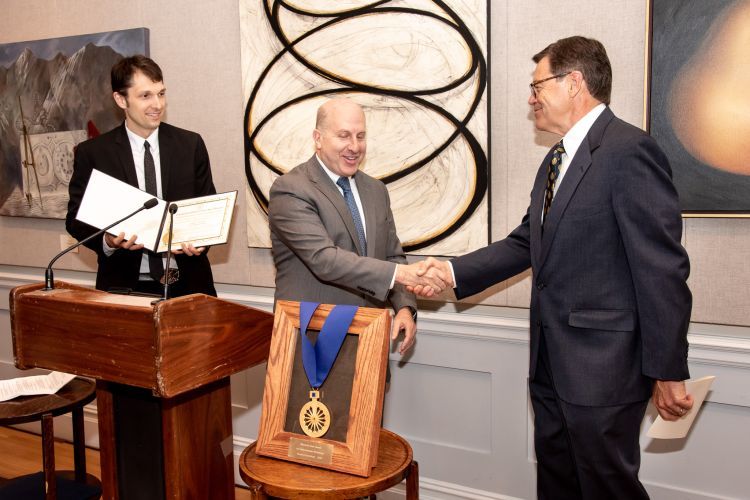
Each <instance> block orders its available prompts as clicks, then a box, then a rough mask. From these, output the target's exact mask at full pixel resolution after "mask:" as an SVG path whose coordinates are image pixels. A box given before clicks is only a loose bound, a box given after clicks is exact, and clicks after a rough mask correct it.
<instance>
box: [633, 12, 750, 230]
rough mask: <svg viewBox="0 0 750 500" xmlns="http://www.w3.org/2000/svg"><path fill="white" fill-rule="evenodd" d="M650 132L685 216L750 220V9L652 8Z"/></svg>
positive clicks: (648, 102) (648, 106)
mask: <svg viewBox="0 0 750 500" xmlns="http://www.w3.org/2000/svg"><path fill="white" fill-rule="evenodd" d="M649 14H650V25H651V28H650V30H651V32H650V47H649V48H650V51H649V52H650V65H649V68H650V71H649V76H650V78H649V82H648V87H647V88H648V89H649V99H648V101H647V113H646V116H647V119H648V129H649V132H650V133H651V135H652V136H653V137H654V138H655V139H656V141H657V142H658V143H659V145H660V146H661V147H662V148H663V149H664V151H665V152H666V153H667V156H668V157H669V161H670V163H671V165H672V171H673V179H674V184H675V186H676V187H677V191H678V192H679V195H680V204H681V207H682V210H683V215H684V216H686V217H688V216H699V217H701V216H702V217H717V216H718V217H732V216H736V217H748V216H750V161H748V159H747V158H748V152H749V151H750V97H748V96H750V94H749V93H748V91H747V86H748V83H749V82H750V64H748V61H750V1H748V0H740V1H728V0H714V1H711V2H706V1H704V0H651V3H650V8H649Z"/></svg>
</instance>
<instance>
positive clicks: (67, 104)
mask: <svg viewBox="0 0 750 500" xmlns="http://www.w3.org/2000/svg"><path fill="white" fill-rule="evenodd" d="M148 49H149V47H148V30H147V29H146V28H136V29H129V30H120V31H112V32H107V33H94V34H89V35H79V36H70V37H63V38H53V39H48V40H35V41H30V42H17V43H8V44H0V215H14V216H21V217H43V218H54V219H63V218H65V213H66V210H67V204H68V182H69V181H70V176H71V174H72V171H73V148H74V147H75V145H77V144H78V143H79V142H81V141H83V140H85V139H87V138H88V137H91V136H94V135H97V134H98V133H99V132H106V131H108V130H110V129H112V128H114V127H115V126H116V125H118V124H119V123H120V121H121V120H122V116H121V114H120V113H119V112H118V110H117V107H116V106H115V104H114V101H113V100H112V89H111V87H110V77H109V71H110V68H111V67H112V65H113V64H115V63H116V62H117V61H118V60H120V59H121V58H123V57H126V56H130V55H133V54H146V55H148ZM24 129H25V135H24Z"/></svg>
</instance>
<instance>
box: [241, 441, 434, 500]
mask: <svg viewBox="0 0 750 500" xmlns="http://www.w3.org/2000/svg"><path fill="white" fill-rule="evenodd" d="M240 476H242V479H244V481H245V482H246V483H247V484H248V486H250V493H251V495H252V496H251V498H256V499H263V498H268V496H273V497H279V498H303V497H307V498H330V499H333V498H336V499H345V498H359V497H367V496H370V495H372V496H373V498H374V494H375V493H378V492H381V491H385V490H387V489H388V488H390V487H391V486H395V485H397V484H398V483H400V482H401V481H403V480H404V479H406V498H407V500H412V499H414V500H416V499H418V498H419V466H418V465H417V462H415V461H414V460H412V451H411V446H409V443H407V442H406V440H405V439H403V438H402V437H401V436H399V435H397V434H394V433H393V432H391V431H387V430H385V429H380V445H379V447H378V464H377V465H376V466H375V468H373V469H372V474H370V477H359V476H353V475H349V474H343V473H341V472H334V471H330V470H326V469H319V468H317V467H310V466H307V465H301V464H296V463H292V462H285V461H283V460H278V459H275V458H268V457H259V456H258V455H256V454H255V443H253V444H251V445H250V446H248V447H247V448H246V449H245V451H243V452H242V455H241V456H240Z"/></svg>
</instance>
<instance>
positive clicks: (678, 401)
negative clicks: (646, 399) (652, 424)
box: [651, 380, 693, 421]
mask: <svg viewBox="0 0 750 500" xmlns="http://www.w3.org/2000/svg"><path fill="white" fill-rule="evenodd" d="M651 400H652V401H653V403H654V406H655V407H656V409H657V410H658V411H659V415H661V418H663V419H664V420H669V421H674V420H677V419H679V418H680V417H682V416H683V415H685V414H686V413H687V412H688V411H690V408H692V407H693V397H692V396H691V395H690V394H687V393H686V392H685V381H684V380H679V381H675V380H657V381H656V384H654V393H653V397H652V398H651Z"/></svg>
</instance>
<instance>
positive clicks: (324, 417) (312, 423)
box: [299, 389, 331, 437]
mask: <svg viewBox="0 0 750 500" xmlns="http://www.w3.org/2000/svg"><path fill="white" fill-rule="evenodd" d="M319 398H320V392H319V391H316V390H315V389H313V390H311V391H310V401H308V402H307V403H306V404H305V406H303V407H302V409H301V410H300V412H299V425H300V426H301V427H302V431H303V432H304V433H305V434H307V435H308V436H310V437H320V436H322V435H323V434H325V433H326V432H327V431H328V428H329V427H330V426H331V412H330V411H328V407H327V406H326V405H324V404H323V403H321V402H320V401H318V399H319Z"/></svg>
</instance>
